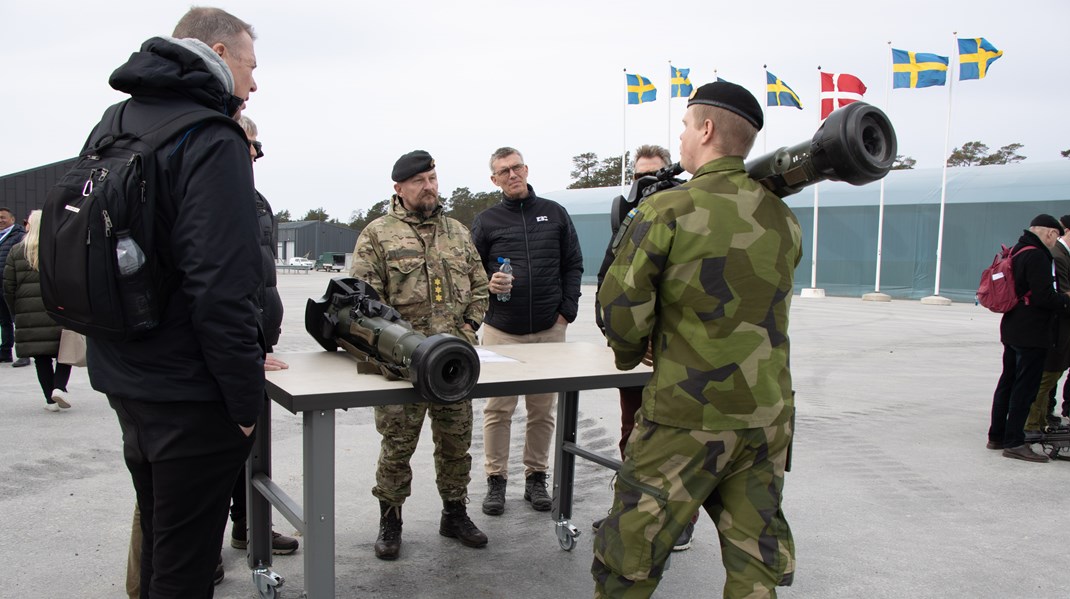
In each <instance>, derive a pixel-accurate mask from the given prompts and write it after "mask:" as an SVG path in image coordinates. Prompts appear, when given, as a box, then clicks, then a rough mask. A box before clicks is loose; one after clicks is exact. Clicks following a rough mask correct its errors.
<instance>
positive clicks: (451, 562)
mask: <svg viewBox="0 0 1070 599" xmlns="http://www.w3.org/2000/svg"><path fill="white" fill-rule="evenodd" d="M328 278H329V275H327V274H326V273H311V274H280V275H279V287H280V291H281V293H282V296H283V300H284V303H285V305H286V308H287V316H286V321H285V324H284V330H283V335H282V339H281V342H280V344H279V346H278V348H277V352H278V353H279V354H280V355H281V354H284V353H286V352H293V351H314V350H316V349H317V347H318V346H316V345H315V342H314V341H313V340H312V339H311V337H309V336H308V335H307V334H306V333H305V332H304V330H303V325H302V315H303V311H304V303H305V300H306V298H308V297H310V296H319V295H321V294H322V293H323V290H324V289H325V288H326V284H327V280H328ZM593 294H594V288H593V287H584V288H583V297H582V299H581V309H580V318H579V319H578V320H577V322H575V323H573V324H572V325H571V326H570V327H569V332H568V337H569V340H570V341H595V342H597V341H598V340H599V339H600V334H599V333H598V331H597V329H596V328H595V326H594V322H593V320H594V318H593V308H592V306H593V301H594V298H593ZM998 324H999V317H998V315H995V314H991V313H989V312H988V311H987V310H984V309H983V308H979V307H976V306H974V305H972V304H953V305H951V306H947V307H943V306H925V305H922V304H921V303H920V302H917V301H906V300H902V301H893V302H890V303H871V302H863V301H861V300H860V299H858V298H825V299H800V298H798V297H796V298H795V301H794V303H793V305H792V312H791V328H790V335H791V340H792V345H793V347H792V350H793V351H792V366H793V368H792V372H793V375H794V387H795V389H796V391H797V395H796V400H797V404H798V417H797V423H796V436H795V446H794V453H793V468H792V471H791V472H790V473H789V474H788V477H787V482H786V485H785V502H784V510H785V513H786V515H787V518H788V521H789V522H790V524H791V527H792V530H793V532H794V535H795V541H796V545H797V557H798V567H797V571H796V574H795V583H794V585H793V586H792V587H788V588H784V589H781V590H780V596H781V597H795V598H801V597H807V598H814V597H816V598H826V597H849V598H867V599H880V598H889V599H891V598H896V599H898V598H901V597H912V598H925V597H932V598H947V597H971V598H988V597H993V598H995V597H999V598H1015V597H1021V598H1027V597H1028V598H1052V599H1055V598H1060V599H1061V598H1064V597H1067V596H1070V591H1068V589H1067V585H1068V583H1067V582H1066V581H1064V580H1063V578H1062V573H1063V567H1064V563H1063V560H1064V557H1065V555H1066V547H1067V543H1066V540H1065V536H1064V535H1063V534H1062V533H1061V532H1060V531H1062V530H1063V524H1064V522H1063V517H1065V515H1066V513H1067V511H1068V508H1070V503H1068V499H1067V489H1070V462H1052V463H1048V464H1032V463H1026V462H1021V461H1017V460H1010V459H1006V458H1003V457H1001V455H1000V452H998V451H989V450H986V449H985V441H986V438H985V432H986V430H987V427H988V418H989V416H988V414H989V409H990V404H991V396H992V390H993V388H994V387H995V384H996V380H997V379H998V377H999V368H1000V355H1001V346H1000V344H999V341H998ZM69 388H70V391H71V401H72V403H73V405H74V407H73V408H72V409H70V410H65V411H63V412H60V413H50V412H47V411H45V410H44V409H43V406H44V400H43V397H42V395H41V391H40V389H39V388H38V386H37V380H36V377H35V374H34V369H33V368H32V367H29V368H20V369H12V368H10V367H9V365H7V364H5V365H3V366H0V389H2V391H0V401H2V402H3V405H4V408H5V409H4V411H3V418H2V420H0V455H2V456H4V457H3V459H2V461H0V514H2V524H3V533H4V536H3V542H2V543H0V571H2V572H3V576H2V577H0V597H4V598H8V597H10V598H20V599H21V598H51V597H88V598H94V597H123V596H124V594H123V584H124V571H125V570H124V569H125V562H126V554H127V543H128V540H129V530H130V520H131V512H132V509H133V505H134V498H133V489H132V486H131V483H130V478H129V475H128V473H127V471H126V469H125V466H124V465H123V461H122V449H121V440H120V435H119V427H118V424H117V421H116V418H115V415H114V413H113V412H112V410H111V409H110V408H109V407H108V405H107V402H106V400H105V398H104V397H103V396H102V395H100V394H98V393H96V392H94V391H92V390H91V388H90V386H89V381H88V376H87V374H86V371H85V370H84V369H76V371H75V373H74V376H73V377H72V381H71V385H70V387H69ZM483 403H484V402H483V400H476V401H475V414H476V423H475V433H474V438H473V443H472V455H473V465H474V468H473V481H472V483H471V486H470V491H471V498H472V506H471V508H472V509H471V510H470V512H471V513H472V517H473V520H474V521H475V522H476V523H477V524H478V525H479V526H480V527H481V528H482V529H483V530H484V532H486V533H487V535H488V536H489V537H490V543H489V545H488V546H487V547H486V548H485V549H469V548H466V547H463V546H461V545H460V544H459V543H458V542H457V541H455V540H452V539H447V538H444V537H441V536H440V535H439V534H438V518H439V509H440V507H441V505H440V502H439V499H438V497H437V492H436V491H435V487H434V467H433V462H432V448H431V439H430V432H429V429H428V428H427V427H425V429H424V433H425V434H424V438H423V439H422V440H421V446H420V447H419V448H418V449H417V452H416V455H415V457H414V460H413V467H414V470H415V480H414V485H413V493H414V495H413V496H412V497H411V498H410V499H409V501H408V502H407V503H406V504H405V506H404V512H403V517H404V522H405V525H404V535H403V539H404V544H403V547H402V554H401V559H399V560H397V561H396V562H392V563H388V562H382V561H380V560H377V559H376V558H375V557H374V555H373V553H372V544H373V543H374V540H375V536H376V532H377V524H378V506H377V502H376V500H375V499H374V498H373V497H372V495H371V488H372V486H373V485H374V467H375V460H376V456H377V453H378V435H377V434H376V432H375V428H374V423H373V420H372V414H371V410H370V409H353V410H349V411H348V412H343V413H340V414H339V416H338V419H337V475H338V480H337V489H336V490H337V496H336V499H337V506H338V510H337V518H338V526H337V546H336V551H337V557H336V572H337V581H336V588H337V596H338V597H345V598H348V597H373V598H383V599H393V598H399V599H400V598H406V599H408V598H413V597H418V598H422V597H429V598H430V597H449V598H453V597H457V598H461V597H464V598H468V597H473V598H513V597H524V598H532V599H539V598H563V597H569V598H571V597H590V596H592V589H593V583H592V580H591V576H590V573H589V569H590V565H591V534H590V522H591V521H593V520H595V519H597V518H599V517H601V516H602V515H604V514H605V510H606V508H607V507H608V506H609V503H610V499H611V490H610V475H609V472H608V471H606V470H604V469H602V468H601V467H598V466H595V465H592V464H588V463H585V462H583V461H582V460H581V461H579V462H578V467H577V478H576V499H575V505H574V510H573V516H574V520H573V521H574V522H575V523H576V524H577V526H579V527H580V529H581V530H582V531H583V534H582V536H580V538H579V539H578V543H577V546H576V548H575V549H574V550H573V551H571V552H565V551H563V550H561V549H560V548H559V547H558V544H557V540H556V537H555V535H554V531H553V526H552V523H551V521H550V518H549V516H548V515H547V514H546V513H537V512H534V511H532V510H531V509H530V507H528V505H527V504H526V503H525V502H524V500H523V485H522V483H521V482H513V483H512V484H510V486H509V489H508V494H507V501H508V503H507V507H506V512H505V514H504V515H502V516H498V517H491V516H485V515H483V514H482V513H481V512H480V510H479V505H480V502H481V501H482V498H483V495H484V493H485V490H486V482H485V478H484V476H483V475H482V468H481V466H482V458H483V442H482V432H481V429H482V427H481V422H482V417H481V412H482V406H483ZM580 409H581V414H580V435H579V439H580V444H581V445H584V446H586V447H588V448H594V449H598V450H601V451H604V452H605V453H607V454H610V455H612V454H613V453H615V451H616V442H617V436H618V434H619V428H618V427H619V420H618V418H619V407H618V404H617V395H616V391H615V390H603V391H595V392H583V393H581V396H580ZM272 427H273V428H272V434H273V444H274V447H273V454H274V458H275V461H274V464H273V468H274V470H273V473H274V478H275V480H276V481H277V482H279V483H280V484H281V485H282V486H283V488H284V489H286V490H287V491H288V492H289V494H290V495H291V496H293V497H295V498H297V499H300V497H301V491H300V489H301V419H300V417H299V416H296V415H293V414H290V413H288V412H286V411H284V410H282V409H279V408H277V407H276V409H275V410H274V412H273V417H272ZM513 430H514V439H515V440H514V443H513V446H512V455H511V457H510V460H511V473H512V475H513V480H514V481H522V466H521V462H520V456H521V453H522V436H521V435H518V434H517V432H518V431H522V430H523V410H518V413H517V416H516V418H515V420H514V428H513ZM274 520H275V527H276V530H279V531H280V532H283V533H286V534H294V528H293V526H291V525H290V524H289V523H288V522H287V521H286V520H285V519H284V518H283V517H282V516H281V515H278V514H276V515H275V518H274ZM302 551H303V549H302V550H299V551H298V552H297V553H296V554H294V555H292V556H276V557H275V560H274V569H275V571H276V572H278V573H279V574H281V575H282V576H284V577H285V578H286V583H285V585H284V586H283V587H282V589H281V592H280V596H281V597H300V596H301V594H302V589H303V574H302ZM223 557H224V561H225V565H226V578H225V579H224V581H223V582H222V584H220V585H219V586H218V587H216V597H221V598H224V599H230V598H238V597H242V598H247V597H257V596H258V595H257V593H256V591H255V589H254V587H253V585H252V583H251V579H250V576H249V574H248V570H247V569H246V566H245V562H244V552H242V551H238V550H235V549H232V548H230V547H229V544H227V545H224V547H223ZM723 581H724V574H723V570H722V567H721V565H720V551H719V548H718V546H717V541H716V533H715V530H714V528H713V525H712V523H711V522H710V521H709V519H708V517H707V516H705V515H703V516H702V518H701V519H700V521H699V525H698V529H697V532H696V538H695V543H694V545H693V546H692V548H691V549H690V550H688V551H686V552H681V553H678V554H675V555H674V557H673V558H672V560H671V565H670V569H669V571H668V573H667V574H666V576H665V578H664V580H663V582H662V585H661V587H660V588H659V591H658V593H657V594H656V596H658V597H666V598H668V597H672V598H680V599H689V598H698V597H718V596H720V592H721V590H720V589H721V585H722V584H723Z"/></svg>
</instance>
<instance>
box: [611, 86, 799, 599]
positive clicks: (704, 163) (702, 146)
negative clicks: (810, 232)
mask: <svg viewBox="0 0 1070 599" xmlns="http://www.w3.org/2000/svg"><path fill="white" fill-rule="evenodd" d="M761 124H762V111H761V107H760V106H759V105H758V102H757V101H756V100H755V99H754V97H753V96H751V95H750V93H749V92H747V91H746V90H745V89H743V88H742V87H739V86H737V85H734V84H731V83H723V82H718V83H711V84H708V85H705V86H703V87H701V88H699V89H698V90H696V92H695V93H694V94H693V95H692V97H691V100H690V101H689V102H688V110H687V114H686V115H685V117H684V132H683V133H682V134H681V135H680V156H681V159H680V162H681V164H682V166H683V167H684V168H685V169H686V170H687V171H688V172H690V173H692V174H693V175H694V176H693V177H692V179H691V180H690V181H689V182H688V183H685V184H684V185H682V186H679V187H675V188H672V189H669V190H666V191H663V192H660V193H657V194H655V195H653V196H651V197H650V198H648V199H647V200H646V201H645V202H643V203H642V204H641V205H640V206H639V207H638V208H637V209H636V210H635V211H634V215H633V218H632V220H631V222H630V223H628V222H627V221H626V225H625V226H626V227H627V232H626V234H625V235H624V236H623V237H622V239H621V241H620V242H619V244H618V247H617V249H616V252H617V257H616V259H615V261H614V263H613V265H612V267H610V269H609V272H608V274H607V276H606V279H605V281H604V282H603V283H602V287H601V291H600V292H599V294H598V300H599V302H600V303H601V305H602V306H603V310H604V313H603V316H604V320H605V324H606V333H607V337H608V340H609V344H610V346H611V347H612V348H613V351H614V353H615V355H616V362H617V366H618V367H619V368H621V369H624V370H627V369H631V368H634V367H635V366H636V365H637V364H639V363H640V361H645V360H649V359H652V360H653V366H654V374H653V376H652V378H651V379H650V382H649V383H648V384H647V386H646V388H645V389H644V392H643V404H642V408H641V409H640V411H639V413H638V415H637V418H636V427H635V429H634V431H633V432H632V434H631V436H630V437H629V441H628V445H627V447H626V448H625V460H624V465H623V467H622V469H621V471H620V473H619V475H618V477H617V481H616V484H615V491H616V495H615V499H614V502H613V508H612V511H611V512H610V515H609V517H608V518H607V519H606V522H605V524H604V525H603V526H601V527H600V528H599V529H598V531H597V533H596V536H595V540H594V563H593V565H592V568H591V572H592V574H593V575H594V578H595V597H606V598H610V597H611V598H627V599H632V598H636V597H649V596H650V595H651V594H652V593H653V592H654V589H655V587H656V586H657V584H658V581H659V580H660V579H661V576H662V573H663V571H664V569H665V562H666V560H667V558H668V556H669V552H670V551H671V550H672V546H673V542H674V541H675V539H676V538H677V537H678V536H679V534H680V532H681V531H682V530H683V528H684V526H685V525H686V524H687V523H688V521H689V520H690V518H691V516H692V514H693V513H694V512H695V511H696V510H698V508H699V507H704V508H705V509H706V511H707V512H708V513H709V515H710V516H711V518H712V519H713V521H714V523H715V524H716V525H717V531H718V534H719V536H720V542H721V554H722V561H723V563H724V567H725V570H726V572H727V577H726V582H725V587H724V597H728V598H740V599H742V598H747V599H758V598H766V597H776V590H775V589H776V586H778V585H787V584H790V583H791V579H792V576H793V574H794V571H795V545H794V542H793V540H792V537H791V531H790V529H789V528H788V523H787V521H786V520H785V518H784V514H783V512H782V511H781V491H782V489H783V484H784V468H785V462H786V460H787V454H788V447H789V445H790V442H791V436H792V422H793V417H792V415H793V413H794V402H793V400H792V394H791V373H790V371H789V370H788V334H787V330H788V308H789V305H790V303H791V296H792V291H793V279H794V270H795V266H796V265H797V264H798V263H799V260H800V258H801V250H800V239H801V231H800V228H799V224H798V221H797V220H796V218H795V216H794V214H792V212H791V210H790V209H789V208H788V207H787V205H785V204H784V202H783V201H781V200H780V199H779V198H777V197H776V196H774V195H773V194H772V193H770V192H768V191H767V190H766V189H765V188H763V187H762V186H761V185H760V184H758V183H757V182H755V181H753V180H752V179H750V178H749V177H748V176H747V174H746V171H745V170H744V167H743V159H742V158H741V157H742V156H746V155H747V153H748V152H749V151H750V148H751V146H752V145H753V143H754V138H755V136H756V135H757V132H758V130H759V129H760V128H761ZM651 356H652V358H651Z"/></svg>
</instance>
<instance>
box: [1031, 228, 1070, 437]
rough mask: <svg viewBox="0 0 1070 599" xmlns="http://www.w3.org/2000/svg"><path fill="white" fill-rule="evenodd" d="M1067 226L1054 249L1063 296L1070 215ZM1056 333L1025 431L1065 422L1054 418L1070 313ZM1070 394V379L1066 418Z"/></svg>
mask: <svg viewBox="0 0 1070 599" xmlns="http://www.w3.org/2000/svg"><path fill="white" fill-rule="evenodd" d="M1059 224H1061V225H1062V226H1063V235H1062V236H1061V237H1059V239H1058V240H1056V243H1055V245H1053V246H1052V248H1051V257H1052V260H1053V261H1054V263H1055V289H1056V290H1057V291H1058V292H1060V293H1067V292H1070V246H1068V245H1067V241H1066V238H1067V237H1070V228H1068V227H1070V216H1063V217H1061V218H1060V219H1059ZM1055 321H1056V323H1057V324H1056V333H1055V345H1053V346H1052V347H1051V348H1049V349H1048V355H1047V356H1045V358H1044V373H1043V374H1042V375H1041V377H1040V389H1039V390H1038V391H1037V398H1036V399H1035V400H1033V406H1032V407H1031V408H1030V409H1029V418H1028V419H1027V420H1026V422H1025V430H1026V431H1033V432H1037V433H1041V432H1044V430H1045V429H1046V428H1048V427H1058V426H1060V425H1062V419H1061V418H1059V417H1058V416H1056V415H1054V414H1053V412H1054V410H1055V405H1056V402H1055V389H1056V388H1057V387H1058V386H1059V377H1061V376H1062V375H1063V373H1064V372H1066V369H1067V368H1070V313H1066V314H1063V313H1057V314H1056V316H1055ZM1068 392H1070V379H1068V380H1067V383H1066V385H1064V386H1063V415H1064V416H1066V415H1067V409H1068V408H1070V405H1067V398H1068V397H1070V396H1068Z"/></svg>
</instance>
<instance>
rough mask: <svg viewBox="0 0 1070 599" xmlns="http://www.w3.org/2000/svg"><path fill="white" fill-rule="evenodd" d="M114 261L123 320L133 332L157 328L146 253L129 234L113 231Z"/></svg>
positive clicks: (125, 231) (124, 231) (127, 232)
mask: <svg viewBox="0 0 1070 599" xmlns="http://www.w3.org/2000/svg"><path fill="white" fill-rule="evenodd" d="M115 235H116V236H117V237H118V241H117V242H116V244H115V259H116V264H117V265H118V267H119V296H120V298H121V299H122V302H123V319H124V320H125V321H126V324H127V326H128V327H129V328H130V329H132V330H135V331H145V330H148V329H151V328H153V327H155V326H156V324H157V322H158V318H157V314H156V302H155V299H154V298H153V291H152V287H151V286H150V285H149V281H148V275H147V272H146V271H145V269H144V268H143V267H144V266H145V252H143V251H141V248H140V247H139V246H138V244H137V242H136V241H134V238H133V237H130V231H127V230H122V231H116V232H115Z"/></svg>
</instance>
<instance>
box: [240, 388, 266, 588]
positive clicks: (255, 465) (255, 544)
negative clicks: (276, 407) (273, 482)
mask: <svg viewBox="0 0 1070 599" xmlns="http://www.w3.org/2000/svg"><path fill="white" fill-rule="evenodd" d="M255 434H256V439H255V440H254V441H253V449H252V451H251V452H250V453H249V461H248V462H246V464H245V472H246V477H245V485H246V486H245V496H246V497H247V498H248V499H247V502H248V505H247V506H246V507H247V509H246V514H247V515H248V518H247V519H248V522H249V552H248V554H247V556H246V557H247V559H248V561H249V568H250V569H252V570H255V569H257V568H262V567H271V504H270V503H269V502H268V500H267V498H266V497H264V496H263V495H261V494H260V493H259V492H256V491H254V490H253V488H252V484H251V481H252V479H253V477H255V476H256V475H257V474H263V475H264V476H266V477H267V478H271V400H269V399H268V398H267V396H264V405H263V406H262V408H261V410H260V417H259V418H258V419H257V421H256V432H255Z"/></svg>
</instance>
